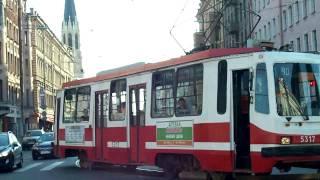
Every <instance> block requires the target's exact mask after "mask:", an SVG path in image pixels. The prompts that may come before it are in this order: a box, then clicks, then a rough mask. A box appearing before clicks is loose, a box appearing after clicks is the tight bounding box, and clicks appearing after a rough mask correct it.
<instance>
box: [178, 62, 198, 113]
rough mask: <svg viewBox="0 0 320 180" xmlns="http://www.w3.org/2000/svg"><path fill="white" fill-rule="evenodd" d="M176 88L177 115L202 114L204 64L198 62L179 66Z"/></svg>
mask: <svg viewBox="0 0 320 180" xmlns="http://www.w3.org/2000/svg"><path fill="white" fill-rule="evenodd" d="M176 88H177V94H176V109H175V110H176V116H188V115H199V114H201V112H202V92H203V65H202V64H198V65H193V66H188V67H183V68H179V69H178V71H177V87H176Z"/></svg>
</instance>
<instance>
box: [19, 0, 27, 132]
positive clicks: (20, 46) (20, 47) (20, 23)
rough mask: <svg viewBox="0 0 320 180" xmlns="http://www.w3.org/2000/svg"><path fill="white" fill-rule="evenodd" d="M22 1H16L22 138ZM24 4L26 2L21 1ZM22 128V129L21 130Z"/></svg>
mask: <svg viewBox="0 0 320 180" xmlns="http://www.w3.org/2000/svg"><path fill="white" fill-rule="evenodd" d="M21 1H22V0H18V6H19V7H18V26H19V59H20V61H19V63H20V103H21V110H20V113H21V123H18V125H19V124H22V127H20V128H18V131H19V132H18V136H23V134H24V128H25V122H24V116H23V113H24V112H23V108H24V106H23V103H24V100H23V93H24V90H23V88H24V86H23V80H24V79H23V51H22V47H23V38H22V16H23V12H22V3H21ZM23 1H24V2H25V1H26V0H23ZM21 128H22V129H21Z"/></svg>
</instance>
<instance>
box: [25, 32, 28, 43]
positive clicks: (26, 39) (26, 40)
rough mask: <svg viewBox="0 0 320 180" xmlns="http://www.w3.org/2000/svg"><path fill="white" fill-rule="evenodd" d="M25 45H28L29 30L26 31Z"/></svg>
mask: <svg viewBox="0 0 320 180" xmlns="http://www.w3.org/2000/svg"><path fill="white" fill-rule="evenodd" d="M24 45H28V32H27V31H25V32H24Z"/></svg>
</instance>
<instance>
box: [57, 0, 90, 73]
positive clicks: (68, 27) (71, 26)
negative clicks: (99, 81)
mask: <svg viewBox="0 0 320 180" xmlns="http://www.w3.org/2000/svg"><path fill="white" fill-rule="evenodd" d="M61 35H62V41H63V43H64V44H65V45H66V46H68V47H69V48H71V49H72V51H73V55H74V61H75V62H74V74H75V77H74V78H75V79H79V78H82V77H83V74H84V71H83V68H82V57H81V50H80V30H79V23H78V20H77V13H76V7H75V4H74V0H65V7H64V18H63V22H62V33H61Z"/></svg>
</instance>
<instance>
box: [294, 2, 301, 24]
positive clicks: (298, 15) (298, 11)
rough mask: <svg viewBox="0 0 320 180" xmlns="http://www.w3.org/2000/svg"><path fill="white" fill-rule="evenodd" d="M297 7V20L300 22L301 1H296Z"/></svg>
mask: <svg viewBox="0 0 320 180" xmlns="http://www.w3.org/2000/svg"><path fill="white" fill-rule="evenodd" d="M295 7H296V22H297V23H298V22H299V21H300V3H299V1H296V3H295Z"/></svg>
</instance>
